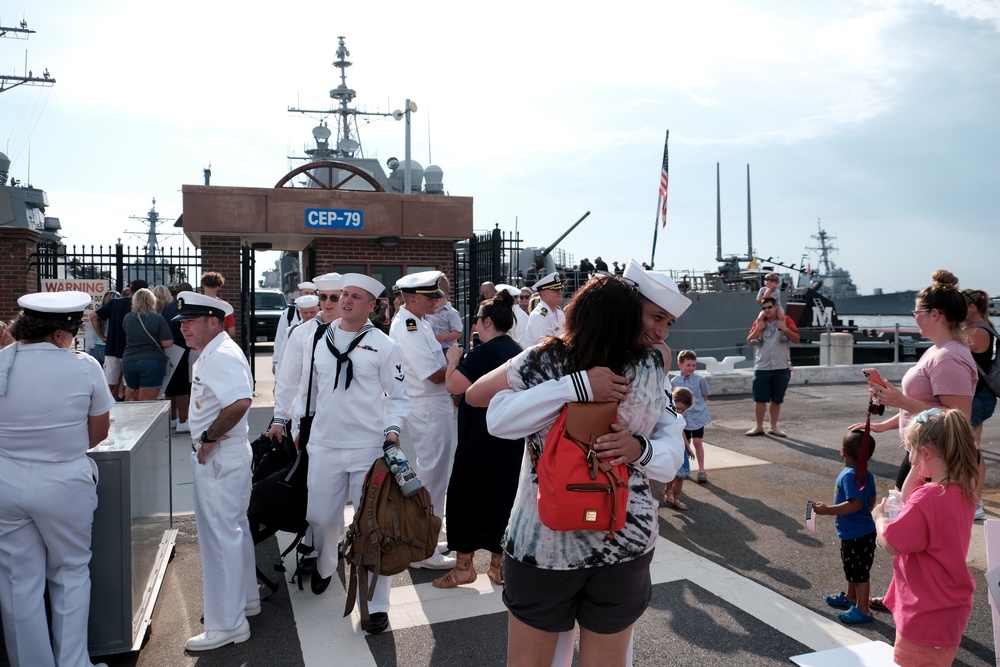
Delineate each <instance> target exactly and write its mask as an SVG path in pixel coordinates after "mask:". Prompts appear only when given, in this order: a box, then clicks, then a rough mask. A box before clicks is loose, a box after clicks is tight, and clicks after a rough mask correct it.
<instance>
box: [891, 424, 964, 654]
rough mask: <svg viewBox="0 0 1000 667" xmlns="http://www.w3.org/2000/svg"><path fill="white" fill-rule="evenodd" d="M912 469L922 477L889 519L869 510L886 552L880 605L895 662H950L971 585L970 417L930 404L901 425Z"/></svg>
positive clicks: (962, 622)
mask: <svg viewBox="0 0 1000 667" xmlns="http://www.w3.org/2000/svg"><path fill="white" fill-rule="evenodd" d="M905 442H906V447H907V449H908V450H909V451H908V457H909V460H910V464H911V465H912V467H913V471H914V473H915V474H916V475H919V476H920V478H921V479H927V480H930V481H926V482H925V483H924V484H922V485H920V486H918V487H917V488H915V489H914V490H913V492H912V493H911V494H910V496H909V498H907V499H906V504H905V505H904V507H903V510H902V511H901V512H900V513H899V515H898V516H897V517H896V519H895V520H894V521H892V522H891V523H890V522H889V521H888V520H887V519H886V516H885V504H884V502H883V503H882V504H880V505H876V507H875V509H874V511H873V512H872V518H874V519H875V528H876V531H877V532H878V537H877V542H878V545H879V546H880V547H882V548H884V549H885V550H886V552H887V553H888V554H890V555H891V556H892V583H891V584H889V591H888V592H887V593H886V596H885V605H886V606H887V607H888V608H889V609H890V610H891V611H892V617H893V620H895V622H896V641H895V649H894V653H893V658H894V660H895V662H896V664H897V665H902V666H903V667H911V666H917V665H920V666H924V665H927V666H932V665H934V666H936V665H950V664H952V662H953V661H954V659H955V654H956V652H957V651H958V645H959V644H960V643H961V641H962V634H963V633H964V632H965V626H966V625H967V624H968V622H969V617H970V616H971V614H972V595H973V593H974V592H975V590H976V583H975V580H974V579H973V577H972V574H971V573H970V572H969V568H968V567H967V566H966V564H965V555H966V554H967V553H968V551H969V540H970V538H971V535H972V522H973V515H974V513H975V511H976V505H977V503H978V498H979V481H978V480H979V463H978V458H979V456H978V451H977V450H976V446H975V440H974V439H973V437H972V429H971V428H970V426H969V419H968V417H967V416H966V415H965V414H963V413H961V412H959V411H958V410H947V409H946V410H939V409H938V408H933V409H931V410H926V411H924V412H921V413H920V414H918V415H916V416H915V418H914V419H913V420H912V421H910V424H909V426H908V427H907V428H906V440H905Z"/></svg>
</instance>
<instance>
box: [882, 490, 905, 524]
mask: <svg viewBox="0 0 1000 667" xmlns="http://www.w3.org/2000/svg"><path fill="white" fill-rule="evenodd" d="M903 506H904V503H903V494H901V493H900V492H899V491H897V490H896V489H893V490H892V491H890V492H889V497H888V498H886V501H885V518H886V519H887V520H888V521H889V523H892V522H893V521H895V520H896V517H897V516H899V513H900V512H902V511H903Z"/></svg>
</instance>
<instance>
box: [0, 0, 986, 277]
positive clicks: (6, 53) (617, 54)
mask: <svg viewBox="0 0 1000 667" xmlns="http://www.w3.org/2000/svg"><path fill="white" fill-rule="evenodd" d="M20 1H21V2H22V3H23V2H24V0H20ZM22 18H23V19H24V20H26V21H27V23H28V27H29V28H30V29H32V30H35V31H36V34H34V35H31V37H30V39H29V40H27V41H19V40H10V39H3V40H0V71H3V72H4V73H7V74H18V75H23V72H24V69H25V58H26V54H27V68H28V69H30V70H32V71H33V72H34V73H35V74H36V75H38V74H39V73H40V72H41V71H42V70H43V69H44V68H46V67H47V68H48V69H49V72H50V74H51V76H52V77H54V78H55V79H56V81H57V83H56V84H55V85H54V86H52V87H51V88H37V87H36V88H33V87H28V86H21V87H18V88H14V89H11V90H8V91H6V92H3V93H2V94H0V150H2V151H3V152H5V153H7V154H8V156H9V157H10V158H11V159H12V162H13V164H12V167H11V175H12V176H13V177H14V178H18V179H20V180H22V181H23V182H29V181H30V183H31V184H32V185H34V186H35V187H38V188H41V189H43V190H45V191H46V192H47V193H48V197H49V202H50V206H49V209H48V211H47V212H46V214H47V215H49V216H55V217H58V218H59V219H60V221H61V224H62V227H63V235H64V237H65V242H66V243H67V245H73V244H86V245H91V244H94V245H109V244H113V243H115V241H116V240H117V239H118V238H122V240H123V242H124V243H126V244H131V243H135V244H140V245H141V243H142V239H139V238H135V237H131V236H128V235H126V234H124V233H123V232H125V231H126V230H138V231H142V226H141V224H140V223H136V222H135V221H133V220H130V219H129V216H133V215H135V216H143V215H144V214H145V212H146V211H147V210H148V208H149V205H150V200H151V198H152V197H155V198H156V201H157V210H158V211H159V212H160V214H161V216H163V217H165V218H176V217H177V216H178V215H180V214H181V212H182V197H181V192H180V189H181V185H182V184H201V183H202V182H203V176H202V169H203V168H204V167H206V166H208V165H211V167H212V184H213V185H233V186H237V185H239V186H250V187H273V185H274V184H275V183H276V182H277V181H278V180H279V179H280V178H281V177H282V176H284V175H285V174H286V173H287V172H288V171H290V170H291V169H293V168H295V167H297V166H300V165H301V164H302V163H303V162H302V161H291V160H289V159H288V156H292V155H297V156H302V154H303V153H302V150H303V149H304V148H306V147H308V146H309V145H310V144H311V134H310V133H311V129H312V128H313V126H314V125H316V123H317V121H318V117H312V118H310V117H304V116H301V115H298V114H291V113H289V112H288V111H287V109H288V107H300V108H310V109H324V108H328V107H330V106H331V104H332V100H330V98H329V96H328V91H329V90H330V89H331V88H333V87H335V86H336V85H337V84H338V83H339V80H338V79H337V76H338V74H339V72H338V70H336V69H335V68H334V67H333V66H332V64H331V63H332V61H333V60H334V56H335V52H336V48H337V36H339V35H344V36H346V42H347V48H348V49H349V51H350V52H351V60H352V62H353V63H354V65H353V66H352V67H351V68H350V69H349V70H348V85H349V86H350V87H351V88H353V89H355V90H357V91H358V97H357V100H356V104H357V105H358V106H359V107H363V108H366V109H368V110H370V111H382V112H390V111H392V110H394V109H400V108H403V106H404V104H405V100H406V99H412V100H413V101H415V102H416V103H417V106H418V110H417V112H416V113H415V114H414V115H413V125H412V128H413V132H412V134H413V136H412V154H413V157H414V159H416V160H417V161H419V162H421V163H422V164H423V165H425V166H426V165H427V164H429V163H430V162H431V161H432V160H433V163H434V164H437V165H438V166H440V167H441V168H442V169H443V170H444V184H445V189H446V190H447V191H448V192H449V193H450V194H453V195H462V196H470V197H472V198H473V201H474V227H475V229H476V230H477V231H486V230H489V229H492V228H493V227H494V225H499V226H500V228H501V229H504V230H506V231H511V232H513V231H514V230H515V229H516V230H517V231H518V232H519V233H520V235H521V238H522V239H523V240H524V244H525V245H527V246H539V247H543V246H547V245H549V244H550V243H552V242H554V241H555V240H556V239H557V238H558V237H559V236H560V235H561V234H562V233H563V232H564V231H565V230H566V229H567V228H568V227H569V226H570V225H571V224H572V223H573V222H575V221H576V220H577V219H578V218H579V217H580V216H582V215H583V214H584V213H585V212H586V211H590V216H589V218H587V220H585V221H584V222H583V223H582V224H581V225H580V226H579V227H578V228H577V229H576V230H575V231H574V232H573V233H572V234H570V235H569V236H568V237H567V238H566V239H565V240H564V241H563V242H562V243H561V244H560V247H561V248H562V249H564V250H565V251H567V252H568V253H571V254H572V255H573V256H574V257H575V259H576V260H577V261H579V260H580V259H582V258H583V257H589V258H590V259H591V260H593V259H594V257H595V256H597V255H600V256H602V257H603V258H604V259H605V260H606V261H608V263H609V264H610V263H611V261H612V260H618V261H619V262H624V261H625V260H627V259H628V258H629V257H634V258H636V259H637V260H641V261H647V262H648V261H650V259H651V258H653V259H655V266H656V268H658V269H667V268H669V269H676V270H692V271H697V272H701V271H710V270H714V269H715V268H716V266H717V262H716V261H715V254H716V206H715V171H716V164H717V163H718V164H719V165H720V172H721V200H722V227H723V232H722V233H723V239H722V247H723V253H724V254H726V255H731V254H740V255H742V254H745V253H746V251H747V234H746V219H747V194H746V178H747V176H746V174H747V165H749V168H750V179H751V186H752V190H751V199H752V205H751V213H752V217H753V241H752V245H753V247H754V248H755V250H756V253H757V254H758V256H760V257H761V258H767V257H773V258H775V259H780V260H781V261H783V262H784V263H786V264H796V265H801V264H802V262H803V259H805V262H806V263H807V264H810V265H812V266H815V265H816V263H817V261H816V255H815V253H809V252H808V251H806V248H807V247H810V246H815V245H816V243H815V240H814V239H812V238H811V235H813V234H815V233H816V232H817V229H818V226H819V225H822V227H823V228H824V229H825V230H826V231H827V232H828V233H829V234H830V235H831V236H833V237H835V239H836V240H835V241H834V244H835V245H836V246H837V247H838V248H839V251H838V252H836V253H835V254H834V255H833V257H832V259H833V261H834V262H836V263H837V264H838V265H839V266H842V267H843V268H846V269H848V270H849V271H850V272H851V274H852V276H853V278H854V281H855V283H856V284H857V285H858V287H859V289H860V291H861V292H862V293H865V294H867V293H871V292H872V290H873V289H874V288H876V287H880V288H882V289H884V290H886V291H892V290H900V289H920V288H921V287H923V286H925V285H927V284H929V282H930V275H931V273H932V272H933V271H934V270H935V269H938V268H948V269H950V270H951V271H953V272H954V273H955V274H956V275H957V276H958V277H959V279H960V280H961V286H962V287H973V288H980V289H985V290H986V291H987V292H989V293H990V294H997V293H1000V272H997V271H996V270H995V269H996V263H995V262H996V258H997V252H996V245H997V244H996V241H997V240H998V238H1000V232H998V231H997V230H998V222H1000V219H998V218H1000V182H998V181H1000V122H998V121H997V118H1000V67H998V66H997V65H998V63H1000V2H998V1H997V0H816V1H813V2H801V1H799V0H767V1H765V0H757V1H753V0H699V1H698V2H687V1H680V0H665V1H664V2H660V3H650V2H637V1H633V0H622V1H620V2H616V3H613V4H612V5H603V4H602V5H597V4H596V3H593V4H588V3H585V4H582V5H581V4H574V5H569V4H568V3H566V2H561V1H553V2H548V3H539V2H526V1H524V0H510V1H508V2H505V3H500V4H496V3H494V4H489V3H468V2H454V1H452V0H439V1H437V2H432V3H418V2H405V3H404V2H398V1H396V0H390V1H388V2H381V3H331V2H322V3H320V2H308V1H306V2H296V3H273V2H267V3H265V2H259V1H257V0H246V1H243V2H234V1H232V0H213V2H197V3H196V2H193V1H190V0H176V1H175V2H171V3H137V2H129V1H126V0H91V1H90V2H86V3H80V2H75V1H70V0H36V1H34V2H32V3H30V6H29V5H28V3H25V4H18V3H12V2H10V1H9V0H0V24H2V25H16V24H17V22H19V21H20V20H21V19H22ZM667 130H669V131H670V144H669V149H670V186H669V201H668V213H667V221H666V226H665V227H661V228H660V229H659V232H658V235H657V243H656V249H655V256H654V255H653V249H652V244H653V232H654V228H656V210H657V188H658V183H659V173H660V164H661V161H662V156H663V141H664V135H665V132H666V131H667ZM360 139H361V143H362V145H363V147H364V151H365V155H366V156H367V157H377V158H378V159H379V160H380V161H381V162H382V163H383V164H384V163H385V161H386V160H387V159H388V158H390V157H398V158H400V159H402V158H403V154H404V127H403V124H402V123H399V122H396V121H393V120H392V119H391V118H386V119H383V120H377V121H375V122H372V123H370V124H364V125H362V127H361V128H360ZM29 163H30V177H29ZM165 241H166V242H167V243H168V244H171V245H177V244H180V243H181V241H180V239H179V238H173V239H166V240H165ZM261 264H262V263H261V262H260V260H258V267H260V266H261Z"/></svg>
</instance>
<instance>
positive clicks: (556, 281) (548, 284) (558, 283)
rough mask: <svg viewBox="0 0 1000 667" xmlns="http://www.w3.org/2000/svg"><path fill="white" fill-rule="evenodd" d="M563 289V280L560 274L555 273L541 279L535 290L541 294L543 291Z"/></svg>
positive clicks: (534, 287) (535, 285)
mask: <svg viewBox="0 0 1000 667" xmlns="http://www.w3.org/2000/svg"><path fill="white" fill-rule="evenodd" d="M562 288H563V284H562V279H560V278H559V272H558V271H553V272H552V273H550V274H549V275H547V276H545V277H543V278H539V279H538V282H537V283H535V284H534V286H533V289H534V290H535V291H536V292H540V291H542V290H543V289H551V290H557V289H558V290H561V289H562Z"/></svg>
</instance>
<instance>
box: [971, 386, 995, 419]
mask: <svg viewBox="0 0 1000 667" xmlns="http://www.w3.org/2000/svg"><path fill="white" fill-rule="evenodd" d="M996 407H997V397H996V396H994V395H993V392H992V391H991V390H990V388H989V387H986V386H984V387H983V388H982V389H980V390H979V391H978V392H976V395H975V396H973V397H972V419H970V420H969V423H970V424H972V428H977V427H978V426H979V425H980V424H982V423H983V422H984V421H986V420H987V419H989V418H990V417H992V416H993V411H994V410H996Z"/></svg>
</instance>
